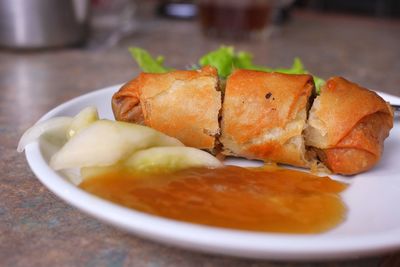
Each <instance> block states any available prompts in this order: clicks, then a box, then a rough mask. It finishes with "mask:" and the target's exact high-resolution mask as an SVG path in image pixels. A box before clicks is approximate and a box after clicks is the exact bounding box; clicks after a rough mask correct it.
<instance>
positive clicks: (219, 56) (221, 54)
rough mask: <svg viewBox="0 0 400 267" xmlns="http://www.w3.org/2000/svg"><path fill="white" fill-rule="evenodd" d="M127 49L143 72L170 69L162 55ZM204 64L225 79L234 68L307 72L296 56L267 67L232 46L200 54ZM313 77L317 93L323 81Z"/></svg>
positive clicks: (133, 48)
mask: <svg viewBox="0 0 400 267" xmlns="http://www.w3.org/2000/svg"><path fill="white" fill-rule="evenodd" d="M129 51H130V53H131V54H132V57H133V58H134V59H135V61H136V62H137V63H138V65H139V67H140V68H141V69H142V70H143V71H144V72H151V73H164V72H167V71H169V70H172V69H171V68H167V67H165V66H164V57H162V56H158V57H156V58H154V57H153V56H151V55H150V53H149V52H147V51H146V50H144V49H141V48H138V47H131V48H129ZM206 65H211V66H213V67H215V68H216V69H217V70H218V74H219V76H220V77H221V78H224V79H226V78H227V77H228V76H229V75H230V74H231V73H232V72H233V71H234V70H235V69H248V70H258V71H266V72H280V73H286V74H309V72H308V71H307V70H306V69H305V67H304V64H303V62H302V61H301V59H300V58H298V57H296V58H294V60H293V64H292V66H291V67H290V68H269V67H265V66H259V65H255V64H254V63H253V55H252V54H251V53H248V52H245V51H239V52H237V53H236V52H235V49H234V47H233V46H221V47H220V48H218V49H216V50H214V51H211V52H209V53H207V54H205V55H204V56H202V57H201V58H200V59H199V66H201V67H204V66H206ZM199 66H197V65H194V66H192V67H191V68H190V69H196V68H198V67H199ZM313 78H314V82H315V87H316V90H317V93H318V94H319V92H320V90H321V87H322V85H323V84H324V83H325V81H324V80H323V79H322V78H320V77H318V76H315V75H313Z"/></svg>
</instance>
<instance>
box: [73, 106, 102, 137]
mask: <svg viewBox="0 0 400 267" xmlns="http://www.w3.org/2000/svg"><path fill="white" fill-rule="evenodd" d="M97 120H99V113H98V112H97V109H96V108H95V107H87V108H84V109H83V110H81V111H80V112H79V113H78V114H77V115H76V116H75V117H74V118H73V120H72V122H71V125H70V127H69V129H68V131H67V139H71V138H72V137H73V136H74V135H76V134H77V133H79V132H80V131H81V130H83V129H85V128H86V127H88V126H89V125H90V124H92V123H93V122H95V121H97Z"/></svg>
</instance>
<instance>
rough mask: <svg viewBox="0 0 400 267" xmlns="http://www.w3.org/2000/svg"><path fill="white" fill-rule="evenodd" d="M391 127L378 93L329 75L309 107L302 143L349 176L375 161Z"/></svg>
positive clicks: (387, 110) (388, 109) (389, 111)
mask: <svg viewBox="0 0 400 267" xmlns="http://www.w3.org/2000/svg"><path fill="white" fill-rule="evenodd" d="M392 127H393V111H392V109H391V107H390V105H389V104H388V103H387V102H385V101H384V100H383V99H382V98H381V97H380V96H378V95H377V94H376V93H375V92H373V91H370V90H368V89H365V88H362V87H360V86H359V85H357V84H355V83H352V82H349V81H347V80H346V79H344V78H341V77H332V78H330V79H329V80H328V81H327V83H326V85H325V87H324V88H322V90H321V94H320V95H319V96H318V97H317V98H316V99H315V100H314V104H313V106H312V108H311V110H310V117H309V120H308V127H307V129H306V130H305V135H306V144H307V146H310V147H313V148H314V149H315V151H316V152H317V155H318V157H319V159H320V160H321V161H322V162H323V163H324V164H325V165H326V166H327V167H328V168H329V169H330V170H331V171H332V172H334V173H339V174H345V175H352V174H356V173H360V172H363V171H366V170H368V169H370V168H372V167H373V166H374V165H375V164H376V163H377V162H378V161H379V159H380V157H381V155H382V152H383V143H384V140H385V139H386V137H388V135H389V131H390V129H391V128H392Z"/></svg>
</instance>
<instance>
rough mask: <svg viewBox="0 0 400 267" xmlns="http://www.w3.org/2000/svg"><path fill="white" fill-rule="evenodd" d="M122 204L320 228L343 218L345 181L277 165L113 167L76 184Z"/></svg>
mask: <svg viewBox="0 0 400 267" xmlns="http://www.w3.org/2000/svg"><path fill="white" fill-rule="evenodd" d="M80 187H81V188H82V189H84V190H86V191H87V192H90V193H92V194H95V195H97V196H99V197H101V198H104V199H107V200H109V201H112V202H114V203H118V204H121V205H123V206H126V207H129V208H132V209H135V210H138V211H142V212H146V213H150V214H153V215H157V216H162V217H166V218H170V219H174V220H180V221H185V222H191V223H197V224H204V225H209V226H216V227H224V228H231V229H240V230H251V231H262V232H280V233H320V232H323V231H327V230H329V229H332V228H333V227H335V226H336V225H338V224H339V223H340V222H342V221H343V220H344V218H345V214H346V207H345V205H344V203H343V202H342V200H341V199H340V196H339V193H340V192H342V191H343V190H344V189H345V188H346V185H345V184H343V183H340V182H337V181H334V180H332V179H330V178H329V177H318V176H315V175H312V174H309V173H305V172H300V171H295V170H288V169H281V168H243V167H237V166H225V167H222V168H217V169H207V168H192V169H186V170H182V171H178V172H174V173H168V174H165V173H164V174H143V173H140V174H138V173H136V174H135V173H133V172H131V171H128V170H118V171H112V172H109V173H107V174H103V175H100V176H96V177H92V178H90V179H87V180H85V181H84V182H82V183H81V184H80Z"/></svg>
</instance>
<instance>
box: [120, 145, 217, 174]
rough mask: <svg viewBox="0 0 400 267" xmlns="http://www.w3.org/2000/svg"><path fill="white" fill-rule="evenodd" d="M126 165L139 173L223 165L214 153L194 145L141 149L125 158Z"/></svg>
mask: <svg viewBox="0 0 400 267" xmlns="http://www.w3.org/2000/svg"><path fill="white" fill-rule="evenodd" d="M124 165H125V166H127V167H129V168H132V169H133V170H135V171H137V172H139V173H140V172H144V173H149V172H151V173H154V172H156V173H164V172H174V171H178V170H182V169H187V168H191V167H207V168H218V167H221V166H223V164H222V163H221V162H220V161H219V160H218V159H217V158H215V157H214V156H213V155H211V154H209V153H207V152H205V151H203V150H200V149H197V148H193V147H153V148H149V149H145V150H140V151H138V152H136V153H134V154H133V155H132V156H130V157H129V158H128V159H127V160H125V161H124Z"/></svg>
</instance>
